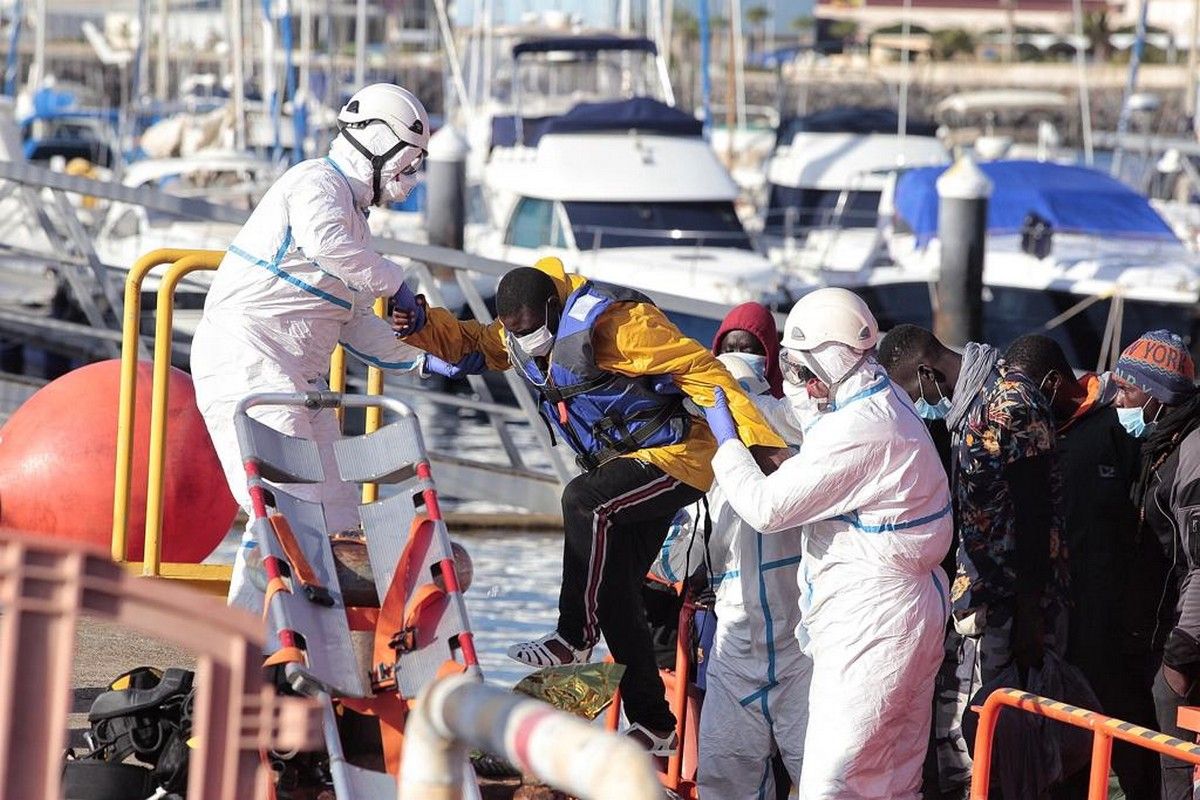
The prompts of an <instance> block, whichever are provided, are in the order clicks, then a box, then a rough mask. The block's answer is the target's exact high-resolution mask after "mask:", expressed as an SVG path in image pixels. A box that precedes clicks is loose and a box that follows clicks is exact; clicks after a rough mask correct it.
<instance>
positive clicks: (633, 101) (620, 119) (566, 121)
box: [492, 97, 703, 147]
mask: <svg viewBox="0 0 1200 800" xmlns="http://www.w3.org/2000/svg"><path fill="white" fill-rule="evenodd" d="M521 127H522V137H521V138H522V140H523V141H522V142H521V144H523V145H525V146H526V147H536V146H537V143H538V141H539V140H540V139H541V138H542V137H543V136H545V135H546V134H548V133H600V132H603V131H627V130H639V131H648V132H651V133H665V134H668V135H670V136H700V135H701V133H702V132H703V124H702V123H701V122H700V120H698V119H696V118H695V117H693V116H692V115H691V114H687V113H685V112H683V111H680V110H679V109H677V108H672V107H671V106H669V105H667V104H666V103H661V102H659V101H658V100H654V99H651V98H649V97H634V98H630V99H629V100H613V101H606V102H603V103H579V104H578V105H576V106H575V107H574V108H572V109H571V110H570V111H568V112H567V113H566V114H563V115H561V116H557V117H525V119H524V124H523V125H522V126H521ZM516 144H517V118H516V117H515V116H511V115H510V116H496V117H492V147H513V146H515V145H516Z"/></svg>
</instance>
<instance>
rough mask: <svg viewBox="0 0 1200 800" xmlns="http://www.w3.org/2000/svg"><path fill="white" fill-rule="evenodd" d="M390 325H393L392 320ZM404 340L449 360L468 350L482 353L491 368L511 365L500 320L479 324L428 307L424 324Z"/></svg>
mask: <svg viewBox="0 0 1200 800" xmlns="http://www.w3.org/2000/svg"><path fill="white" fill-rule="evenodd" d="M392 328H395V325H394V324H393V325H392ZM404 343H405V344H409V345H412V346H413V347H417V348H420V349H421V350H424V351H426V352H429V353H433V354H434V355H435V356H437V357H438V358H441V359H443V360H445V361H448V362H450V363H451V364H456V363H458V361H459V360H461V359H462V357H463V356H466V355H469V354H471V353H483V355H484V358H485V359H486V361H487V368H488V369H490V370H496V371H504V370H506V369H508V368H509V367H510V366H511V364H510V363H509V360H508V350H507V348H505V346H504V327H503V326H502V325H501V324H500V322H499V320H496V321H494V322H492V323H491V324H489V325H482V324H481V323H479V322H478V321H476V320H473V319H468V320H460V319H456V318H455V316H454V315H453V314H451V313H450V312H449V311H447V310H446V309H444V308H431V309H429V311H428V314H427V316H426V322H425V327H424V328H422V329H421V330H420V332H418V333H415V334H413V335H412V336H408V337H405V339H404Z"/></svg>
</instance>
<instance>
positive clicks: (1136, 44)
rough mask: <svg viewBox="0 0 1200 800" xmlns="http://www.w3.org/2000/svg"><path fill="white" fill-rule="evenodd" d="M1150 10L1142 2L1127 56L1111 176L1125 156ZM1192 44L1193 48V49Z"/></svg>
mask: <svg viewBox="0 0 1200 800" xmlns="http://www.w3.org/2000/svg"><path fill="white" fill-rule="evenodd" d="M1149 8H1150V0H1142V8H1141V11H1140V12H1139V13H1138V20H1137V33H1136V35H1135V36H1134V39H1133V50H1132V51H1131V52H1130V54H1129V74H1128V76H1127V77H1126V80H1125V95H1124V96H1123V97H1122V98H1121V115H1120V116H1119V117H1117V149H1116V152H1115V153H1113V162H1112V175H1113V177H1119V176H1120V174H1121V161H1122V159H1123V156H1124V154H1125V152H1124V150H1125V148H1124V139H1125V136H1126V134H1128V133H1129V118H1130V117H1131V116H1132V115H1133V107H1132V106H1131V105H1130V102H1129V101H1130V99H1132V97H1133V93H1134V92H1135V91H1137V79H1138V68H1139V67H1141V65H1142V50H1144V49H1145V47H1146V15H1147V12H1148V11H1149ZM1194 46H1195V45H1194V43H1193V47H1194Z"/></svg>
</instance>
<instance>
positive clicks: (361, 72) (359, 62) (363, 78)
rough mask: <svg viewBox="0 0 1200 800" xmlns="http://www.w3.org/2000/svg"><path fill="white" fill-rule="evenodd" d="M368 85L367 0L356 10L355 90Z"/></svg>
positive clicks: (356, 7) (362, 0)
mask: <svg viewBox="0 0 1200 800" xmlns="http://www.w3.org/2000/svg"><path fill="white" fill-rule="evenodd" d="M366 85H367V0H358V4H357V5H356V6H355V10H354V91H356V92H357V91H358V90H359V89H361V88H363V87H364V86H366Z"/></svg>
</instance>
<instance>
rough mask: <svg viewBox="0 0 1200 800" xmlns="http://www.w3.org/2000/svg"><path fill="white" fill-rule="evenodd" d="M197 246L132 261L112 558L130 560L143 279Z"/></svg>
mask: <svg viewBox="0 0 1200 800" xmlns="http://www.w3.org/2000/svg"><path fill="white" fill-rule="evenodd" d="M194 252H195V251H194V250H169V249H164V250H152V251H150V252H149V253H147V254H146V255H144V256H142V257H141V258H139V259H138V260H137V261H135V262H133V266H132V267H130V268H129V276H128V277H127V278H126V279H125V304H124V320H123V322H122V326H121V379H120V390H119V394H118V399H117V473H116V477H115V478H114V480H113V523H112V559H113V561H116V562H121V561H125V560H127V553H126V549H127V548H126V537H127V533H128V527H129V498H130V494H131V484H132V482H133V424H134V418H135V416H136V414H135V409H136V408H137V364H138V332H139V327H140V322H141V313H142V281H144V280H145V279H146V276H147V275H148V274H150V270H152V269H154V268H155V267H157V266H161V265H162V264H169V263H171V262H173V261H178V260H179V259H181V258H184V257H186V256H188V255H190V254H192V253H194Z"/></svg>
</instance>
